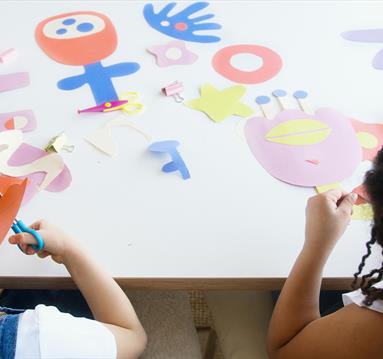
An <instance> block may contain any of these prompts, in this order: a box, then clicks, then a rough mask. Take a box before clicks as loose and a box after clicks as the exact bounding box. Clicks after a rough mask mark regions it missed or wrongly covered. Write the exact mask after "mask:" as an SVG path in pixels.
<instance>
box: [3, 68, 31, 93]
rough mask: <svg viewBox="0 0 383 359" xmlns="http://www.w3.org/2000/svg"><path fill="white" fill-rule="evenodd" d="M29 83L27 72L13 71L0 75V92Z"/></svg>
mask: <svg viewBox="0 0 383 359" xmlns="http://www.w3.org/2000/svg"><path fill="white" fill-rule="evenodd" d="M29 84H30V80H29V74H28V72H15V73H12V74H6V75H1V76H0V92H4V91H11V90H16V89H18V88H21V87H26V86H28V85H29Z"/></svg>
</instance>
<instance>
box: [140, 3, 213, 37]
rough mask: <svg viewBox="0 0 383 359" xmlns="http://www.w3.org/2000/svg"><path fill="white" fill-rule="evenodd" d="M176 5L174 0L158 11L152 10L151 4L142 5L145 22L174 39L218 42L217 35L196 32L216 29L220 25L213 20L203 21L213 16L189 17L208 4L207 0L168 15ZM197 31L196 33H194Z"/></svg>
mask: <svg viewBox="0 0 383 359" xmlns="http://www.w3.org/2000/svg"><path fill="white" fill-rule="evenodd" d="M176 5H177V3H175V2H171V3H168V4H166V5H165V6H164V7H163V8H162V9H161V10H160V11H159V12H158V13H155V12H154V9H153V5H152V4H146V5H145V7H144V17H145V20H146V21H147V23H148V24H149V25H150V26H151V27H152V28H153V29H155V30H157V31H159V32H161V33H163V34H165V35H167V36H170V37H174V38H176V39H180V40H185V41H192V42H202V43H209V42H218V41H220V40H221V38H219V37H218V36H213V35H200V34H199V33H198V32H200V31H205V30H218V29H221V25H219V24H217V23H214V22H204V21H205V20H208V19H211V18H213V17H214V15H213V14H206V15H202V16H198V17H193V18H191V16H192V15H194V14H195V13H197V12H198V11H201V10H203V9H205V8H206V7H207V6H209V3H207V2H195V3H193V4H191V5H189V6H187V7H186V8H185V9H183V10H181V11H180V12H178V13H176V14H174V15H172V16H169V13H170V12H171V10H172V9H173V8H174V7H175V6H176ZM195 32H197V33H195Z"/></svg>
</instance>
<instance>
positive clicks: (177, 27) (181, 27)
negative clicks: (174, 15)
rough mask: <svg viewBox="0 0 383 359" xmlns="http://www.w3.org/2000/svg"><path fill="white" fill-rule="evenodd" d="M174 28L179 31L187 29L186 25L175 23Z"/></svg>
mask: <svg viewBox="0 0 383 359" xmlns="http://www.w3.org/2000/svg"><path fill="white" fill-rule="evenodd" d="M174 27H175V28H176V29H177V30H179V31H185V30H186V29H187V28H188V25H187V24H185V23H184V22H177V24H175V25H174Z"/></svg>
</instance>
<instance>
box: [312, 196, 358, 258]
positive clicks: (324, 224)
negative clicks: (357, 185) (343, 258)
mask: <svg viewBox="0 0 383 359" xmlns="http://www.w3.org/2000/svg"><path fill="white" fill-rule="evenodd" d="M357 197H358V196H357V195H356V194H355V193H347V192H344V191H342V190H340V189H333V190H331V191H328V192H326V193H321V194H319V195H317V196H315V197H312V198H310V199H309V200H308V202H307V207H306V242H305V245H306V246H309V247H312V246H314V248H315V250H318V249H319V250H323V251H325V253H326V252H327V253H328V254H329V253H330V252H331V250H332V249H333V247H334V246H335V244H336V242H337V240H338V239H339V238H340V237H341V236H342V234H343V233H344V231H345V230H346V228H347V225H348V223H349V222H350V220H351V215H352V206H353V204H354V203H355V201H356V199H357Z"/></svg>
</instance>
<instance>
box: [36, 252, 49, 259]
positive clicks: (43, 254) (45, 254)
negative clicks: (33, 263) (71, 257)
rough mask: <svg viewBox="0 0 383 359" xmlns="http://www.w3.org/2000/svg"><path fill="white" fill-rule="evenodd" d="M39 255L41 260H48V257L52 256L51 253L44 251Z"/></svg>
mask: <svg viewBox="0 0 383 359" xmlns="http://www.w3.org/2000/svg"><path fill="white" fill-rule="evenodd" d="M37 255H38V256H39V257H40V258H46V257H48V256H49V255H50V253H49V252H47V251H42V252H39V253H37Z"/></svg>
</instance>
